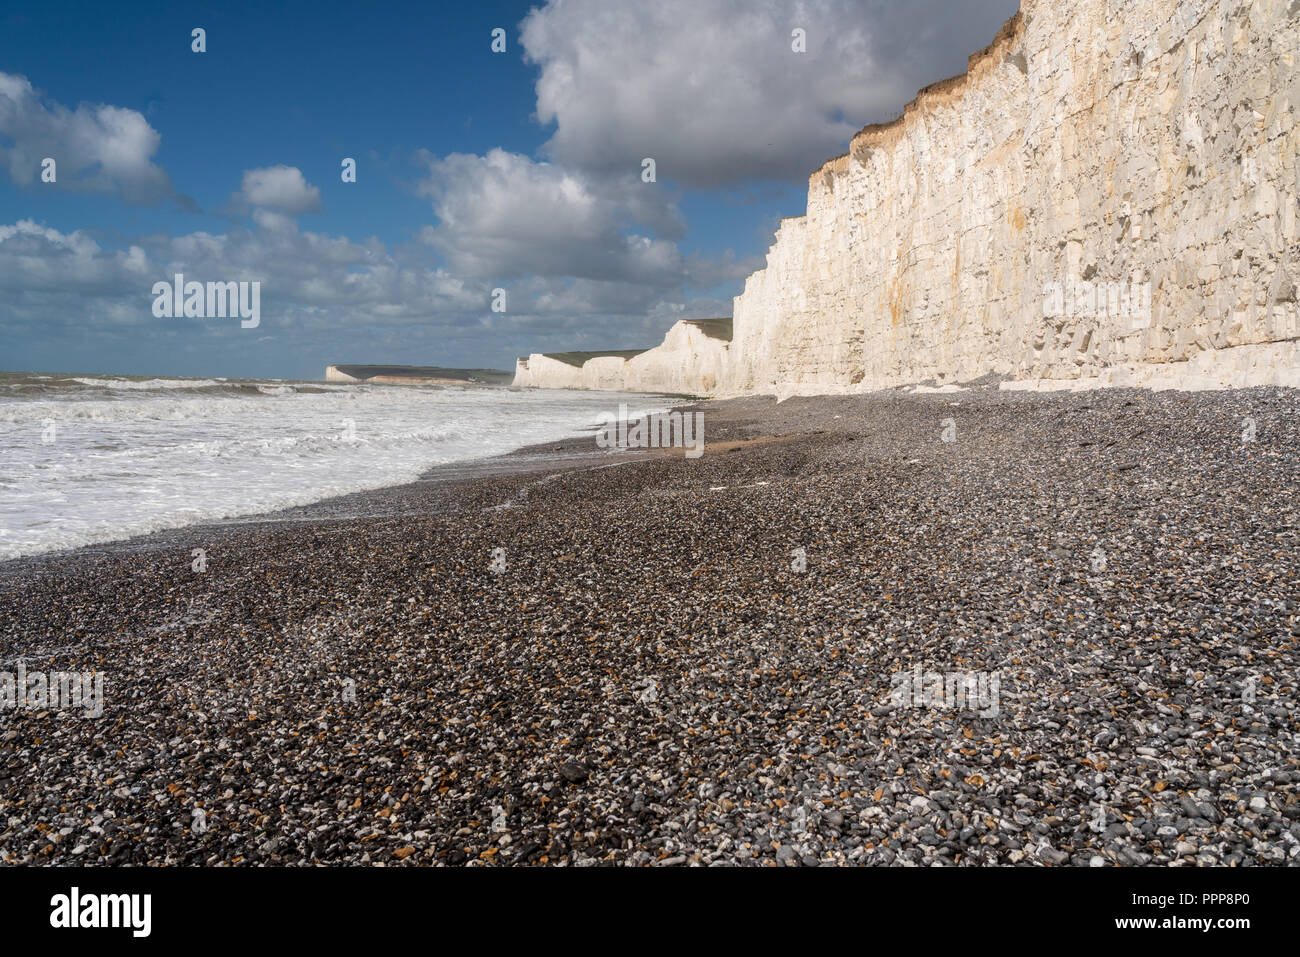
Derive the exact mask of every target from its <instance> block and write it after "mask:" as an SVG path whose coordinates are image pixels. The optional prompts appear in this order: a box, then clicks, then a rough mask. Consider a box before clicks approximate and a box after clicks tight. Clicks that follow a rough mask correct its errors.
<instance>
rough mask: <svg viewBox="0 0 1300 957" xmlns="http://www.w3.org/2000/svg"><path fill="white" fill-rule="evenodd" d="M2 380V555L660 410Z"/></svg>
mask: <svg viewBox="0 0 1300 957" xmlns="http://www.w3.org/2000/svg"><path fill="white" fill-rule="evenodd" d="M27 378H29V379H30V380H32V381H33V382H34V381H35V380H36V379H37V377H35V376H31V377H27ZM6 380H7V381H6V384H7V385H8V386H10V387H11V388H9V389H8V390H7V392H0V558H13V557H16V556H19V555H28V554H35V553H39V552H44V551H50V550H53V549H59V548H67V547H71V546H76V545H83V544H89V543H93V542H104V541H111V540H115V539H120V538H126V537H129V536H131V535H137V534H141V533H145V532H150V531H157V530H160V529H165V528H177V527H181V526H184V525H190V524H193V523H196V522H202V521H207V520H213V519H223V518H232V517H235V516H240V515H252V514H257V513H261V512H265V511H269V510H272V509H277V508H286V507H290V506H294V505H304V504H307V503H309V502H314V501H319V500H320V499H323V498H328V497H330V496H333V495H340V494H345V493H348V492H355V491H361V490H364V489H372V488H380V487H383V486H386V485H394V484H398V483H401V482H406V481H410V480H412V479H414V478H416V477H417V476H419V475H420V473H421V472H423V471H424V470H426V469H427V468H429V467H430V466H432V465H436V464H440V463H445V462H454V461H462V460H467V459H475V458H482V457H485V456H490V455H496V454H500V453H502V452H507V451H510V450H511V449H515V448H519V447H521V446H524V445H529V444H532V443H535V442H547V441H554V440H557V439H560V438H565V437H568V436H573V435H578V434H582V433H583V432H585V431H589V430H590V429H591V428H592V427H593V426H594V424H595V423H596V422H597V420H598V419H599V418H600V416H601V415H602V414H604V413H606V412H607V411H608V409H609V407H610V404H611V402H613V404H614V405H617V404H618V402H619V401H625V402H630V403H632V404H634V405H635V406H637V407H639V408H641V409H643V410H647V411H652V410H659V409H662V408H663V407H664V405H663V400H656V399H655V398H654V397H650V396H637V397H632V398H629V397H627V396H617V395H609V394H597V393H582V392H552V391H528V392H512V391H507V390H503V389H486V388H466V389H438V388H422V387H412V386H387V387H385V386H365V385H361V386H347V385H343V386H334V387H326V386H324V385H323V384H320V383H282V382H257V383H236V382H218V381H216V380H211V379H197V380H196V379H152V380H139V379H135V380H125V379H113V378H108V377H104V378H100V379H93V378H92V377H77V378H76V379H70V378H56V380H55V381H58V382H61V383H64V384H63V385H60V386H59V387H58V388H55V387H53V386H49V387H46V385H45V383H42V388H41V389H39V390H35V392H36V394H32V392H33V390H32V389H26V388H17V387H16V386H21V385H23V384H24V383H22V382H16V381H15V377H14V376H13V375H12V374H9V375H6ZM86 380H91V381H86ZM74 381H75V382H77V383H78V385H76V386H72V385H67V384H68V383H72V382H74ZM46 382H48V380H46ZM124 382H126V383H130V384H128V385H122V383H124ZM149 383H153V385H152V386H150V385H149ZM51 423H52V425H53V434H52V435H51V428H50V426H51ZM51 437H52V438H53V441H49V442H47V441H43V438H51ZM594 447H595V446H594V443H593V448H594Z"/></svg>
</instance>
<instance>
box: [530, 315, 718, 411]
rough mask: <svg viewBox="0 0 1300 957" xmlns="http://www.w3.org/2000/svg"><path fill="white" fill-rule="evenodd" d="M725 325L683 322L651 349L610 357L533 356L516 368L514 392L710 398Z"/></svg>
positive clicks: (706, 321)
mask: <svg viewBox="0 0 1300 957" xmlns="http://www.w3.org/2000/svg"><path fill="white" fill-rule="evenodd" d="M730 335H731V321H730V320H729V319H685V320H682V321H681V322H678V323H675V324H674V325H673V327H672V328H671V329H669V330H668V335H666V336H665V337H664V341H663V342H662V343H661V344H659V345H658V346H655V347H654V348H653V349H647V350H645V351H629V352H620V353H613V354H609V355H592V356H591V358H585V361H584V356H585V354H584V353H558V354H555V355H544V354H541V353H533V354H532V355H530V356H529V357H528V358H527V359H520V360H518V362H517V363H516V364H515V380H514V384H515V385H516V386H522V387H533V388H543V389H600V390H611V391H616V392H673V393H682V394H689V395H712V394H714V393H716V392H717V391H718V389H719V388H720V387H721V385H722V382H723V379H724V377H725V370H726V358H727V342H728V340H729V338H730Z"/></svg>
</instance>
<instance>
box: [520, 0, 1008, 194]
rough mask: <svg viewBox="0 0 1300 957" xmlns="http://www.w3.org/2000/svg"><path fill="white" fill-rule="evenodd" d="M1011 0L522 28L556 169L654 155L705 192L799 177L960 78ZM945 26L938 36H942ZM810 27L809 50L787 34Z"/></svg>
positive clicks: (670, 176) (632, 7)
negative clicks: (948, 79)
mask: <svg viewBox="0 0 1300 957" xmlns="http://www.w3.org/2000/svg"><path fill="white" fill-rule="evenodd" d="M1018 6H1019V2H1018V0H966V2H963V3H959V4H954V3H952V2H951V0H911V2H909V3H905V4H904V3H898V2H897V0H801V2H799V3H790V2H788V0H656V2H654V3H627V4H610V3H608V2H606V0H565V2H562V3H561V2H558V0H550V2H548V3H547V5H546V6H544V7H542V8H539V9H534V10H533V11H531V12H530V13H529V15H528V16H527V17H526V18H525V19H524V21H523V23H522V24H521V27H522V30H521V40H522V43H523V47H524V50H525V54H526V58H527V59H528V60H529V61H530V62H532V63H535V64H537V65H538V66H539V67H540V75H539V77H538V79H537V85H536V93H537V117H538V119H539V120H540V121H541V122H542V123H544V124H550V123H554V124H555V132H554V134H553V135H552V137H551V139H550V140H549V142H548V144H547V151H548V154H549V155H550V156H551V157H552V158H553V159H555V160H557V161H559V162H561V163H564V164H567V165H571V166H574V167H576V168H580V169H584V170H587V171H592V172H599V173H602V174H604V173H609V172H611V171H614V170H627V169H633V168H635V169H636V170H637V171H638V172H639V169H640V164H641V161H642V159H644V158H645V157H651V158H653V159H654V160H655V161H656V165H657V174H658V176H659V177H660V178H662V179H666V180H671V181H673V182H676V183H679V184H682V185H687V186H698V187H712V186H718V185H724V184H730V183H737V182H742V181H745V180H748V179H775V180H787V181H792V182H795V181H799V180H801V179H803V178H804V177H806V176H807V175H808V174H809V173H810V172H811V171H812V169H813V168H814V167H815V166H816V164H818V163H820V162H821V161H823V160H825V159H827V158H829V157H830V156H834V155H837V154H839V153H842V152H844V150H845V149H846V147H847V143H848V140H849V138H850V137H851V136H852V135H853V133H855V132H856V131H857V130H858V129H860V128H861V127H862V126H864V125H865V124H867V123H869V122H874V121H877V120H880V119H885V118H888V117H889V116H890V115H892V114H893V113H895V112H897V111H899V110H900V109H901V108H902V106H903V104H904V103H905V102H907V101H908V100H910V99H911V98H912V97H913V96H914V95H915V93H916V91H917V89H918V88H920V87H922V86H925V85H927V84H929V83H931V82H934V81H936V80H940V79H943V78H944V77H945V76H947V75H950V74H952V73H956V72H960V71H961V70H963V69H965V64H966V56H967V54H969V53H973V52H975V50H976V49H977V48H978V47H980V46H983V45H984V44H987V43H988V42H990V41H991V40H992V39H993V36H994V34H995V33H996V31H997V29H998V27H999V26H1000V25H1001V23H1002V22H1004V21H1005V20H1006V19H1007V18H1008V17H1010V16H1011V15H1012V14H1014V13H1015V11H1016V9H1017V8H1018ZM935 24H942V27H943V29H942V30H938V29H935V27H934V25H935ZM796 28H798V29H802V30H804V31H805V36H806V47H807V50H806V52H805V53H796V52H794V51H793V50H792V31H793V30H794V29H796Z"/></svg>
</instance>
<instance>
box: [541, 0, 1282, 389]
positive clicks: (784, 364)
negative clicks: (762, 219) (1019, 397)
mask: <svg viewBox="0 0 1300 957" xmlns="http://www.w3.org/2000/svg"><path fill="white" fill-rule="evenodd" d="M1298 53H1300V0H1074V2H1071V3H1060V2H1057V0H1022V4H1021V11H1020V13H1019V14H1018V15H1017V16H1016V17H1014V18H1013V19H1012V20H1011V21H1009V22H1008V23H1007V24H1006V26H1005V27H1003V29H1002V31H1001V32H1000V33H999V34H998V36H997V38H996V39H995V40H994V42H993V44H992V45H991V46H989V47H988V48H987V49H985V50H983V51H981V52H979V53H977V54H975V55H974V56H972V57H971V58H970V63H969V68H968V71H967V73H966V74H964V75H963V76H961V77H957V78H954V79H951V80H947V81H945V82H942V83H938V84H935V85H934V86H931V87H928V88H927V89H925V90H923V91H921V93H920V94H919V95H918V97H917V98H916V100H914V101H913V102H912V103H910V104H908V106H907V108H906V110H905V111H904V114H903V116H902V117H901V118H900V119H899V120H897V121H895V122H893V123H890V124H886V125H881V126H872V127H868V128H866V129H864V130H863V131H862V132H860V133H859V134H857V135H856V136H855V137H854V138H853V140H852V141H851V143H850V144H849V151H848V152H847V153H846V154H844V155H843V156H839V157H836V158H834V159H832V160H830V161H828V162H827V163H826V164H824V165H823V166H822V168H821V169H819V170H817V171H816V172H815V173H813V175H812V177H811V178H810V180H809V184H808V205H807V213H806V214H805V215H804V216H800V217H797V218H793V219H787V220H785V221H784V222H783V223H782V224H781V227H780V229H779V230H778V231H777V234H776V239H775V242H774V244H773V245H772V247H771V249H770V251H769V252H768V256H767V264H766V267H765V268H764V269H762V270H760V271H759V272H757V273H754V274H753V275H752V276H750V277H749V279H748V280H747V281H746V283H745V287H744V291H743V293H742V294H741V295H740V296H737V297H736V299H735V307H734V316H735V318H734V332H733V338H732V341H731V344H730V347H729V348H727V349H725V350H722V352H721V354H719V355H714V354H713V353H712V352H709V353H707V355H702V356H701V358H700V360H698V361H700V362H701V368H700V369H698V370H697V369H696V368H694V367H693V366H689V365H688V366H687V367H685V368H682V367H680V366H679V365H678V364H675V363H671V362H665V363H662V364H660V363H656V362H650V361H640V367H641V368H642V370H643V372H642V374H641V375H640V376H638V377H635V380H634V381H635V388H637V389H639V390H646V391H658V390H662V391H691V392H694V391H704V392H709V393H712V394H722V395H731V394H745V393H773V392H774V393H777V394H779V395H790V394H815V393H825V392H854V391H868V390H873V389H881V388H889V387H893V386H898V385H904V384H911V383H921V382H934V383H938V384H945V383H953V382H962V381H969V380H971V379H976V378H979V377H981V376H984V375H987V374H990V373H993V374H997V375H1000V376H1004V377H1007V378H1008V379H1009V380H1011V381H1008V382H1005V383H1004V385H1003V387H1004V388H1088V387H1093V386H1101V385H1144V386H1152V387H1177V388H1192V389H1195V388H1222V387H1240V386H1250V385H1265V384H1280V385H1291V386H1300V345H1298V343H1297V340H1298V338H1300V309H1298V307H1297V301H1296V300H1297V284H1298V283H1300V164H1298V163H1297V156H1298V155H1300V126H1298V125H1297V123H1296V114H1297V110H1298V109H1300V71H1298V70H1297V64H1296V57H1297V55H1298ZM1148 304H1149V305H1148ZM674 330H676V327H674ZM669 337H670V339H671V338H672V337H673V333H671V332H670V334H669ZM667 346H668V342H667V341H665V344H664V346H661V347H660V349H666V347H667ZM655 351H656V350H651V352H655ZM672 351H673V350H668V352H672ZM679 351H680V350H679ZM689 353H690V350H687V351H686V353H685V354H689ZM667 354H668V353H667V352H666V353H665V354H664V355H665V358H666V356H667ZM644 355H645V356H649V355H650V353H646V354H644ZM638 360H641V357H637V360H633V361H638ZM689 361H690V362H695V361H697V360H695V359H693V358H692V359H690V360H689ZM531 363H532V359H531V358H530V360H529V364H530V366H531ZM628 365H629V366H631V365H632V363H628ZM543 378H544V377H543ZM710 378H712V381H713V382H714V385H713V386H712V387H706V385H705V384H706V380H708V379H710ZM518 381H519V380H518V377H516V382H518ZM630 381H633V380H630V379H625V384H626V383H627V382H630ZM683 381H689V382H692V383H693V384H696V385H698V386H701V387H702V388H700V389H682V388H678V387H677V384H678V383H680V382H683ZM670 382H671V383H672V385H671V386H670ZM536 384H543V383H542V382H538V383H536ZM580 387H591V386H580Z"/></svg>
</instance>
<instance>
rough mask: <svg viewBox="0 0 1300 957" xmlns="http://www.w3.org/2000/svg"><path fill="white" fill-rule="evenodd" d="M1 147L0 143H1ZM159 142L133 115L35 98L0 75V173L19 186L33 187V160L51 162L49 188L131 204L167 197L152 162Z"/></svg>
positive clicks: (19, 80)
mask: <svg viewBox="0 0 1300 957" xmlns="http://www.w3.org/2000/svg"><path fill="white" fill-rule="evenodd" d="M5 139H7V140H9V141H10V142H9V145H4V142H3V141H4V140H5ZM161 141H162V137H161V136H160V135H159V134H158V131H157V130H155V129H154V128H153V127H151V126H150V125H149V123H148V122H147V121H146V120H145V118H144V117H143V116H142V115H141V114H140V113H138V112H136V111H135V110H128V109H124V108H122V107H118V106H108V105H105V104H98V105H95V104H89V103H82V104H80V105H79V106H77V108H76V109H69V108H68V107H66V106H63V105H62V104H60V103H55V102H52V101H49V100H47V99H44V98H42V96H41V95H40V93H39V91H37V90H36V89H35V88H34V87H33V86H32V84H31V82H30V81H29V80H28V79H27V78H26V77H25V76H18V75H15V74H12V73H0V167H2V168H4V169H5V170H7V172H8V173H9V176H10V178H11V179H12V180H13V181H14V182H15V183H17V184H19V185H20V186H26V185H30V184H33V183H40V176H41V162H42V160H44V159H45V158H46V157H50V158H51V159H53V160H54V161H55V163H56V164H57V166H56V171H57V179H56V180H55V182H54V183H53V184H42V185H49V186H50V187H51V188H59V189H79V190H90V191H95V192H104V193H113V194H116V195H118V196H121V197H122V198H123V199H125V200H127V201H128V202H132V203H142V204H148V203H156V202H159V201H161V200H164V199H167V198H176V199H177V200H179V201H181V202H183V203H185V204H187V205H188V204H189V202H190V201H188V200H187V199H185V198H183V197H176V196H174V191H173V189H172V185H171V180H170V179H169V178H168V176H167V174H166V173H165V172H164V171H163V170H162V169H161V168H160V167H158V166H156V165H154V163H153V161H152V157H153V155H154V153H156V152H157V151H158V146H159V144H160V143H161Z"/></svg>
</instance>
